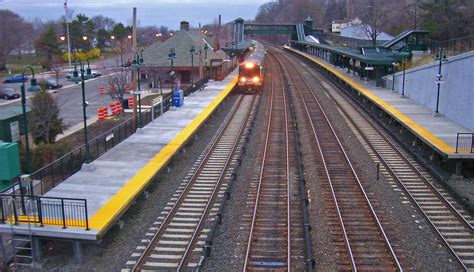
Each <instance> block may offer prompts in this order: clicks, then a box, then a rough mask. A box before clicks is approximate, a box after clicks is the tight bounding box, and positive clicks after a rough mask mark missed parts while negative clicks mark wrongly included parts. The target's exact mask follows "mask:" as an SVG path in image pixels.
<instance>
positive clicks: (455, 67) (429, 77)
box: [386, 51, 474, 130]
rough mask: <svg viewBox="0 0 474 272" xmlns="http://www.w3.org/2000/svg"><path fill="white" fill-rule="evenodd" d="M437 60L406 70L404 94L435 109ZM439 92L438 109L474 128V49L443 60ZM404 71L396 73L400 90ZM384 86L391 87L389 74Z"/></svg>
mask: <svg viewBox="0 0 474 272" xmlns="http://www.w3.org/2000/svg"><path fill="white" fill-rule="evenodd" d="M438 69H439V61H434V62H433V63H430V64H426V65H423V66H420V67H416V68H413V69H410V70H407V71H406V75H405V95H406V96H408V97H409V98H410V99H412V100H414V101H415V102H417V103H419V104H421V105H423V106H425V107H427V108H428V109H432V110H433V112H434V111H435V109H436V94H437V90H438V86H437V84H436V83H435V80H436V78H437V77H436V76H437V75H438ZM441 74H442V75H443V80H444V84H441V89H440V95H439V112H440V113H441V114H442V115H444V116H445V117H446V118H448V119H451V120H452V121H454V122H455V123H457V124H459V125H461V126H463V127H465V128H467V129H470V130H474V51H472V52H468V53H464V54H462V55H458V56H454V57H449V56H448V61H445V62H443V65H442V70H441ZM402 75H403V72H399V73H396V74H395V90H396V91H397V92H399V93H401V90H402V83H403V77H402ZM387 78H388V79H387V85H386V86H387V88H391V87H392V80H391V77H390V76H389V77H387Z"/></svg>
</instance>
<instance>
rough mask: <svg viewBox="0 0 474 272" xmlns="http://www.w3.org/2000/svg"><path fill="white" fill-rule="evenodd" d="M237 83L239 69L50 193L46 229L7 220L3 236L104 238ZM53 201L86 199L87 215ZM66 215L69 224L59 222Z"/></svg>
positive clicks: (45, 209)
mask: <svg viewBox="0 0 474 272" xmlns="http://www.w3.org/2000/svg"><path fill="white" fill-rule="evenodd" d="M236 83H237V71H234V72H232V73H231V74H229V75H228V76H227V77H226V78H225V79H224V80H223V81H210V82H208V83H207V86H206V87H205V88H204V89H203V90H202V91H197V92H195V93H194V94H192V95H190V96H188V97H186V98H185V100H184V105H183V106H182V107H173V108H171V109H170V110H169V111H167V112H165V113H164V114H162V115H160V116H159V117H158V118H156V119H155V120H154V121H152V122H151V123H149V124H148V125H146V126H145V127H143V128H141V129H139V130H138V131H137V132H136V133H135V134H133V135H131V136H130V137H129V138H127V139H126V140H124V141H123V142H121V143H120V144H118V145H117V146H115V147H114V148H112V149H111V150H109V151H107V152H106V153H105V154H104V155H102V156H101V157H99V158H98V159H96V160H95V161H93V162H92V163H91V164H89V165H87V166H83V167H82V169H81V170H80V171H79V172H77V173H75V174H74V175H72V176H71V177H69V178H67V179H66V180H65V181H63V182H62V183H60V184H59V185H57V186H56V187H54V188H53V189H51V190H50V191H49V192H47V193H46V194H44V195H43V196H42V197H41V199H42V201H43V203H42V204H41V205H43V206H42V207H43V208H42V211H41V212H42V218H43V220H42V222H41V225H43V226H39V224H30V225H29V226H28V224H27V223H20V224H18V225H12V224H10V223H8V222H7V223H5V224H0V233H11V232H12V226H13V228H14V232H15V234H19V235H28V234H29V233H33V235H34V237H37V238H40V239H68V240H74V241H98V240H100V239H101V238H102V237H103V236H104V235H105V234H106V232H107V231H108V230H109V229H110V228H111V227H112V226H113V225H114V224H115V223H116V222H117V221H118V220H120V218H121V216H122V215H123V214H124V213H125V212H126V211H127V209H128V208H129V207H130V206H131V205H132V204H133V203H134V201H135V200H136V199H137V197H138V196H140V194H142V193H143V192H144V190H145V189H146V188H147V186H148V185H149V184H150V183H151V182H152V181H153V179H154V178H155V176H156V174H157V173H159V172H160V171H162V170H163V169H164V168H165V167H166V165H167V164H168V163H169V162H170V160H171V159H172V157H173V156H174V155H175V154H176V153H177V152H178V151H179V150H181V149H182V148H183V147H184V146H185V144H186V142H187V141H188V140H189V139H190V138H191V137H192V136H193V135H194V134H195V133H196V132H197V131H198V129H199V128H200V127H201V126H202V125H203V124H204V122H205V121H206V120H207V119H208V118H209V117H210V116H211V115H212V113H213V112H214V110H215V109H216V108H217V107H218V106H219V105H220V104H221V102H222V101H223V100H224V99H225V98H226V97H227V96H228V95H229V93H230V92H231V90H232V89H233V87H234V86H235V84H236ZM48 198H50V199H54V198H60V199H62V200H67V199H85V200H86V201H87V202H85V203H86V206H85V209H86V211H87V213H86V216H83V215H77V214H76V215H74V214H73V213H74V212H77V209H76V210H75V209H73V207H72V205H77V206H79V204H71V203H70V206H68V207H66V210H65V208H64V206H65V205H63V208H62V214H61V211H60V209H59V211H58V209H57V207H51V209H49V208H48V207H47V205H46V206H45V205H44V204H45V203H44V201H47V199H48ZM26 205H28V203H27V204H26ZM81 205H82V204H81ZM51 206H54V205H53V204H52V205H51ZM26 209H27V210H28V207H26ZM32 209H35V207H33V208H32ZM64 217H65V218H66V220H65V221H63V220H61V219H58V218H64ZM54 218H56V219H57V220H54ZM50 219H51V220H50ZM76 221H80V222H76ZM82 221H85V222H82ZM63 225H64V227H63ZM66 225H67V226H66ZM29 227H31V232H29Z"/></svg>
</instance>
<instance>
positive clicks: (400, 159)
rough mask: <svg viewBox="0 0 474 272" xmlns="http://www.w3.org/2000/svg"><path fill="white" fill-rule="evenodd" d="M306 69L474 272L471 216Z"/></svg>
mask: <svg viewBox="0 0 474 272" xmlns="http://www.w3.org/2000/svg"><path fill="white" fill-rule="evenodd" d="M306 69H307V70H308V71H309V72H310V73H311V74H313V75H314V76H315V77H316V78H317V79H318V82H319V85H320V87H321V88H322V89H325V90H326V93H328V94H329V95H330V96H331V98H332V99H333V100H334V101H335V102H336V103H337V104H338V106H339V107H340V108H341V110H342V112H343V113H344V116H345V118H346V120H348V122H349V125H350V126H351V128H352V130H353V131H354V132H355V133H356V135H357V136H358V137H359V139H360V140H361V142H362V143H363V145H364V146H365V147H366V149H367V150H368V151H369V154H370V155H371V156H372V158H373V159H374V161H375V162H377V163H381V164H382V168H381V170H382V173H383V174H384V175H385V176H386V177H387V179H388V181H389V182H392V183H396V184H397V185H398V187H400V188H401V189H402V190H403V191H404V192H405V195H406V197H403V198H402V199H405V201H409V202H411V203H413V204H414V205H415V206H416V207H417V209H418V210H419V211H420V212H421V213H422V215H423V216H424V217H425V218H426V219H427V221H428V222H429V224H430V225H431V226H432V227H433V230H434V231H435V232H436V233H437V234H438V235H439V237H440V238H441V240H442V241H443V242H444V243H445V245H446V246H447V247H448V249H449V250H450V251H451V252H452V253H453V256H454V257H455V259H456V260H457V261H458V263H459V264H460V265H461V266H462V267H463V268H464V269H465V270H469V271H474V232H473V224H474V219H473V217H472V216H471V215H470V213H469V212H468V211H466V210H465V209H464V208H463V206H462V205H461V204H460V203H458V202H457V201H456V200H455V199H454V198H452V197H451V196H450V195H449V193H448V192H446V190H444V188H442V187H441V186H440V185H438V184H436V182H435V178H434V177H433V176H432V175H431V174H430V173H429V172H428V171H427V170H426V169H425V168H424V167H422V166H421V165H420V164H419V163H418V162H417V161H416V160H415V158H414V157H413V156H412V155H411V154H409V153H408V152H407V151H406V150H405V149H404V148H403V147H402V146H401V145H400V144H398V143H397V141H396V140H394V139H393V137H392V136H390V135H389V134H388V133H387V132H385V131H384V130H383V129H381V127H380V126H379V125H378V124H377V123H376V122H375V121H374V119H373V118H371V117H370V116H369V114H368V113H367V112H365V111H364V110H363V109H361V107H360V106H359V105H358V104H357V103H356V102H355V100H353V99H351V98H352V97H351V96H348V95H347V93H345V92H343V93H344V94H345V97H343V96H341V95H338V94H334V93H332V92H330V91H329V90H328V89H327V87H326V86H324V85H323V84H321V83H320V82H321V81H325V80H326V79H325V78H323V77H322V76H321V75H319V74H316V73H314V71H313V70H310V69H308V68H306ZM305 84H307V83H306V82H305Z"/></svg>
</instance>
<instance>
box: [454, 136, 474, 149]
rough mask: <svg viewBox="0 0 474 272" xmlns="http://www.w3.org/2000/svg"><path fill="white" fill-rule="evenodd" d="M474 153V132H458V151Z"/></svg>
mask: <svg viewBox="0 0 474 272" xmlns="http://www.w3.org/2000/svg"><path fill="white" fill-rule="evenodd" d="M459 152H467V153H474V133H458V134H457V136H456V153H459Z"/></svg>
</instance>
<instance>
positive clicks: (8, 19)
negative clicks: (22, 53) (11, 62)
mask: <svg viewBox="0 0 474 272" xmlns="http://www.w3.org/2000/svg"><path fill="white" fill-rule="evenodd" d="M27 24H29V23H27V22H25V21H24V20H23V18H21V17H20V16H19V15H18V14H16V13H13V12H11V11H9V10H4V9H1V10H0V71H2V70H5V69H6V65H7V58H8V55H9V54H10V53H11V52H12V51H13V50H15V49H18V48H19V47H20V46H21V44H22V43H23V42H24V41H23V40H22V38H23V35H22V30H23V29H24V28H25V25H27Z"/></svg>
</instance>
